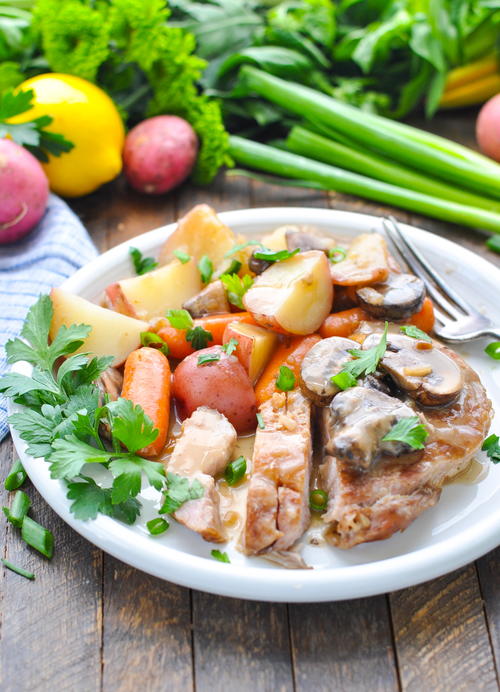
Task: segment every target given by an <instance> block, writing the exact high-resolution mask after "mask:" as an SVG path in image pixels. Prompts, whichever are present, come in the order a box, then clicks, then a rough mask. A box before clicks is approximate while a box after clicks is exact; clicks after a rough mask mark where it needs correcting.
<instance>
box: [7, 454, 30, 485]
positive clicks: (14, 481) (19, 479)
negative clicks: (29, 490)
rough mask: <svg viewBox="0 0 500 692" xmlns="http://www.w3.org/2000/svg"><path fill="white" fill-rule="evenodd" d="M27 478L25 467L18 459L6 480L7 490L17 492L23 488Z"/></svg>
mask: <svg viewBox="0 0 500 692" xmlns="http://www.w3.org/2000/svg"><path fill="white" fill-rule="evenodd" d="M26 477H27V473H26V471H25V470H24V468H23V465H22V464H21V462H20V461H19V459H16V461H15V462H14V463H13V464H12V466H11V469H10V471H9V475H8V476H7V478H6V479H5V482H4V487H5V490H17V489H18V488H20V487H21V486H22V484H23V483H24V481H25V480H26Z"/></svg>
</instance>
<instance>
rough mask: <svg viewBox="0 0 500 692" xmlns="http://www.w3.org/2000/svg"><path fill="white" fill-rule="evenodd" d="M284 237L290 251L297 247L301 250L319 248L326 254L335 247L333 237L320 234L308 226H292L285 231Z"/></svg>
mask: <svg viewBox="0 0 500 692" xmlns="http://www.w3.org/2000/svg"><path fill="white" fill-rule="evenodd" d="M285 239H286V245H287V249H288V250H290V251H292V250H296V249H297V248H298V249H299V250H300V251H301V252H307V251H308V250H321V251H323V252H325V253H326V254H328V251H329V250H331V249H333V248H334V247H335V240H334V238H332V237H331V236H330V237H327V236H322V235H320V234H319V233H318V231H317V230H316V229H314V228H311V227H310V226H297V227H293V226H292V227H291V228H289V229H288V230H287V231H286V232H285Z"/></svg>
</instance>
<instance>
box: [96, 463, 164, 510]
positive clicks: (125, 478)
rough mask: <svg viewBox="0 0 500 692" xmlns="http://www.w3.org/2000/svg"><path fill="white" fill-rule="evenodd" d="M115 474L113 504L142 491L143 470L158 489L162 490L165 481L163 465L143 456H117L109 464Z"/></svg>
mask: <svg viewBox="0 0 500 692" xmlns="http://www.w3.org/2000/svg"><path fill="white" fill-rule="evenodd" d="M109 470H110V471H111V473H112V474H113V476H114V481H113V489H112V493H111V501H112V502H113V504H118V503H120V502H124V501H125V500H126V499H127V498H129V497H135V496H136V495H138V494H139V493H140V491H141V481H142V472H144V475H145V476H146V478H147V479H148V481H149V482H150V484H151V485H152V486H153V488H156V490H161V489H162V488H163V484H164V482H165V471H164V469H163V465H162V464H161V463H159V462H157V461H149V459H143V458H142V457H135V456H134V457H132V456H130V457H127V458H117V459H113V461H111V462H110V464H109Z"/></svg>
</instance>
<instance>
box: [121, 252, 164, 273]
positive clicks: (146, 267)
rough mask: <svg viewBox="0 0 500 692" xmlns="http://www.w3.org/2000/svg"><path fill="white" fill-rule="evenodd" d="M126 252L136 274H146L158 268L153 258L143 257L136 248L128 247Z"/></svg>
mask: <svg viewBox="0 0 500 692" xmlns="http://www.w3.org/2000/svg"><path fill="white" fill-rule="evenodd" d="M128 252H129V255H130V258H131V260H132V263H133V265H134V269H135V273H136V274H139V275H141V274H147V273H148V272H150V271H151V270H152V269H156V267H157V266H158V262H157V261H156V260H155V259H154V258H153V257H143V256H142V252H141V251H140V250H138V249H137V248H136V247H129V249H128Z"/></svg>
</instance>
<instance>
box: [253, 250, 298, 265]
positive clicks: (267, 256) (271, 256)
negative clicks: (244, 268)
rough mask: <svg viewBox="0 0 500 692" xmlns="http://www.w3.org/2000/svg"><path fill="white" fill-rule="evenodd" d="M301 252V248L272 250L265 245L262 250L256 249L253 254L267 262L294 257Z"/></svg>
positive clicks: (281, 260)
mask: <svg viewBox="0 0 500 692" xmlns="http://www.w3.org/2000/svg"><path fill="white" fill-rule="evenodd" d="M299 252H300V248H295V250H270V249H269V248H267V247H263V248H262V249H261V250H255V251H254V253H253V256H254V257H256V258H257V259H260V260H265V261H266V262H283V260H287V259H290V257H294V256H295V255H296V254H297V253H299Z"/></svg>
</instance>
